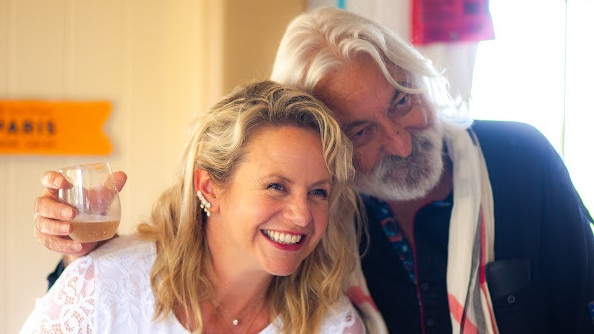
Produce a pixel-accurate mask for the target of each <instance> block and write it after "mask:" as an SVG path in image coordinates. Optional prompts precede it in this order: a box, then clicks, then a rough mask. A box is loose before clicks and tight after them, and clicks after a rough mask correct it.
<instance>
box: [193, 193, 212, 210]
mask: <svg viewBox="0 0 594 334" xmlns="http://www.w3.org/2000/svg"><path fill="white" fill-rule="evenodd" d="M196 196H198V199H199V200H200V208H201V209H202V210H204V212H205V213H206V216H207V217H210V203H209V202H208V201H207V200H206V198H204V195H202V192H201V191H200V190H198V192H197V193H196Z"/></svg>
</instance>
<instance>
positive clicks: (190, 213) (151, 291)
mask: <svg viewBox="0 0 594 334" xmlns="http://www.w3.org/2000/svg"><path fill="white" fill-rule="evenodd" d="M353 174H354V171H353V167H352V165H351V147H350V144H349V141H348V139H347V138H346V137H345V136H344V135H343V134H342V133H341V131H340V128H339V126H338V124H337V123H336V121H334V119H333V118H332V116H331V115H330V113H329V112H328V110H327V109H326V108H325V107H324V106H323V105H322V104H321V103H319V102H318V101H317V100H315V99H314V98H312V97H311V96H310V95H308V94H305V93H302V92H300V91H297V90H294V89H289V88H286V87H284V86H281V85H279V84H276V83H273V82H261V83H255V84H252V85H248V86H246V87H244V88H241V89H239V90H237V91H236V92H234V93H232V94H231V95H229V96H228V97H226V98H225V99H223V100H222V101H220V102H219V103H218V104H216V105H215V106H214V107H213V108H211V110H210V111H209V112H208V113H206V114H205V115H204V117H202V118H201V119H200V120H199V121H198V122H197V123H196V127H195V129H194V131H193V137H192V138H191V140H190V142H189V143H188V145H187V147H186V149H185V154H184V161H183V168H182V170H181V173H180V177H179V179H178V181H177V182H176V183H175V184H174V185H173V186H172V187H171V188H169V189H168V190H167V191H165V192H164V193H163V194H162V195H161V197H160V198H159V199H158V201H157V202H156V203H155V205H154V209H153V212H152V215H151V219H150V221H149V222H146V223H143V224H140V225H139V227H138V233H136V234H134V235H130V236H122V237H118V238H114V239H112V240H110V241H109V242H107V243H106V244H104V245H102V246H101V247H99V248H98V249H96V250H95V251H94V252H92V253H90V254H88V255H87V256H84V257H81V258H79V259H77V260H75V261H74V262H72V263H71V264H70V265H69V266H68V267H67V268H66V270H65V271H64V273H63V274H62V275H61V277H60V278H59V279H58V281H57V282H56V284H55V285H54V286H53V287H52V288H51V289H50V290H49V291H48V293H47V295H45V296H44V297H42V298H40V299H39V300H38V301H37V303H36V307H35V309H34V311H33V313H32V314H31V315H30V317H29V319H28V320H27V322H26V323H25V325H24V327H23V329H22V332H23V333H29V332H53V333H71V332H86V333H148V332H151V333H155V332H160V333H165V332H167V333H189V332H198V333H347V332H348V333H364V332H365V328H364V325H363V324H362V321H361V319H360V318H359V316H358V314H357V312H356V311H355V309H354V308H353V306H352V305H351V303H350V302H349V301H348V299H347V298H346V297H345V296H344V295H343V292H344V291H345V288H346V286H347V282H346V279H347V277H349V274H350V273H351V272H352V271H353V269H354V266H355V265H356V250H355V249H354V248H355V246H356V245H357V240H354V238H353V237H352V236H354V235H356V233H355V231H354V229H355V228H356V227H355V225H354V224H353V218H354V217H357V216H358V215H357V212H356V208H357V205H358V203H357V196H356V192H355V190H354V188H353V185H352V178H353ZM52 176H53V177H58V176H57V175H56V174H52Z"/></svg>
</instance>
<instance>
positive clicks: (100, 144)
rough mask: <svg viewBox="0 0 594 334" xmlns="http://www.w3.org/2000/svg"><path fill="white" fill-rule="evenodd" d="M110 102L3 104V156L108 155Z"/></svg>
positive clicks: (0, 129)
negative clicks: (104, 126)
mask: <svg viewBox="0 0 594 334" xmlns="http://www.w3.org/2000/svg"><path fill="white" fill-rule="evenodd" d="M110 113H111V104H110V103H109V102H106V101H91V102H72V101H59V102H53V101H11V100H0V154H45V155H79V154H80V155H86V154H90V155H107V154H110V153H111V143H110V142H109V138H107V136H106V135H105V133H104V132H103V124H104V123H105V121H107V118H108V117H109V114H110Z"/></svg>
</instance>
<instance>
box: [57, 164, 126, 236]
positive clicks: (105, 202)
mask: <svg viewBox="0 0 594 334" xmlns="http://www.w3.org/2000/svg"><path fill="white" fill-rule="evenodd" d="M59 172H60V174H62V175H63V176H64V177H65V178H66V179H67V180H68V182H70V184H71V185H72V187H70V188H67V189H60V191H59V192H58V197H59V199H60V201H62V202H65V203H68V204H70V205H72V206H74V207H76V208H77V209H78V214H77V215H76V217H75V218H74V220H73V221H72V233H71V234H70V237H71V238H72V239H73V240H75V241H78V242H92V241H100V240H106V239H111V238H112V237H113V236H114V235H115V233H116V232H117V230H118V226H119V224H120V197H119V195H118V190H117V189H116V186H115V182H114V179H113V175H112V171H111V167H110V165H109V163H91V164H84V165H77V166H70V167H64V168H61V169H59Z"/></svg>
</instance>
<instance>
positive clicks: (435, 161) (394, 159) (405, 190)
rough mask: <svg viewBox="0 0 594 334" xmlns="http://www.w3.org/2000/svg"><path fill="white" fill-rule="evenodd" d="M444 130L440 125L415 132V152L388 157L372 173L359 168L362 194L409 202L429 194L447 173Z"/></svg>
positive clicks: (358, 174) (356, 181) (413, 149)
mask: <svg viewBox="0 0 594 334" xmlns="http://www.w3.org/2000/svg"><path fill="white" fill-rule="evenodd" d="M442 149H443V132H442V130H441V127H440V126H439V125H434V126H432V127H431V128H429V129H426V130H422V131H417V132H414V133H413V134H412V153H411V154H410V155H409V156H408V157H406V158H401V157H398V156H387V157H385V158H384V159H383V160H382V161H380V162H379V163H378V164H377V165H376V166H375V167H374V168H373V169H372V170H371V172H370V173H367V174H363V173H361V172H359V171H357V175H356V177H355V183H356V185H357V188H358V190H359V191H360V192H361V193H364V194H367V195H371V196H374V197H377V198H379V199H382V200H385V201H406V200H413V199H418V198H422V197H424V196H426V195H427V194H428V193H429V192H430V191H431V190H432V189H433V188H435V186H436V185H437V183H438V182H439V179H440V177H441V174H442V172H443V154H442Z"/></svg>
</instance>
